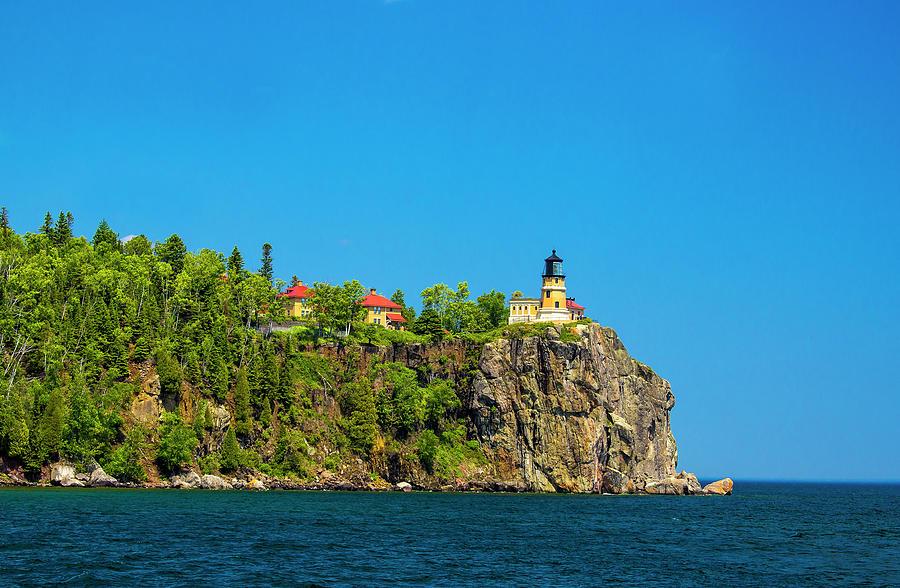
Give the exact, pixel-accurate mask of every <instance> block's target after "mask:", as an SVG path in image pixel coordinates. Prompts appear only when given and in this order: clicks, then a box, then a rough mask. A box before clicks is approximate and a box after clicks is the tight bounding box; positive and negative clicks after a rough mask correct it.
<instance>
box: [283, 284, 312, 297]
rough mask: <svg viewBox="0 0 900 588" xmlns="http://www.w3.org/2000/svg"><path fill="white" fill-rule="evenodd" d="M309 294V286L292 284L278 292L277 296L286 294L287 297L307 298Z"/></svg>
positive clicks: (310, 293)
mask: <svg viewBox="0 0 900 588" xmlns="http://www.w3.org/2000/svg"><path fill="white" fill-rule="evenodd" d="M311 295H312V292H311V291H310V289H309V286H294V287H293V288H288V289H287V290H285V291H284V292H282V293H281V294H279V296H286V297H288V298H309V297H310V296H311Z"/></svg>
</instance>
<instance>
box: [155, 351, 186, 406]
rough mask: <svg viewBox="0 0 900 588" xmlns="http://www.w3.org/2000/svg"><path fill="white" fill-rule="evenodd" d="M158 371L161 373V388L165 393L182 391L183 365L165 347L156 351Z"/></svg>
mask: <svg viewBox="0 0 900 588" xmlns="http://www.w3.org/2000/svg"><path fill="white" fill-rule="evenodd" d="M156 373H157V375H159V388H160V391H162V393H163V394H172V395H175V394H178V393H179V392H180V391H181V381H182V380H183V379H184V374H183V373H182V372H181V366H180V365H178V362H177V361H175V359H174V358H173V357H172V355H171V354H170V353H169V352H168V351H167V350H165V349H163V348H160V349H159V350H157V352H156Z"/></svg>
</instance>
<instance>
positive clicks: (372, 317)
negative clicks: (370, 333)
mask: <svg viewBox="0 0 900 588" xmlns="http://www.w3.org/2000/svg"><path fill="white" fill-rule="evenodd" d="M360 306H362V307H363V308H365V309H366V322H367V323H372V324H373V325H381V326H383V327H387V328H388V329H392V330H395V331H405V330H406V328H405V327H404V325H403V323H405V322H406V319H405V318H403V315H402V314H400V311H401V310H403V307H402V306H400V305H399V304H397V303H396V302H394V301H393V300H391V299H390V298H385V297H384V296H381V295H380V294H376V293H375V288H370V289H369V295H368V296H366V297H365V298H363V299H362V301H361V302H360Z"/></svg>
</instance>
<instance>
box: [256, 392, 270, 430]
mask: <svg viewBox="0 0 900 588" xmlns="http://www.w3.org/2000/svg"><path fill="white" fill-rule="evenodd" d="M259 424H261V425H262V426H263V428H268V427H269V425H271V424H272V403H271V402H270V401H269V399H268V398H263V399H262V409H260V411H259Z"/></svg>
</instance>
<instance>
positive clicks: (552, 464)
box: [469, 324, 678, 492]
mask: <svg viewBox="0 0 900 588" xmlns="http://www.w3.org/2000/svg"><path fill="white" fill-rule="evenodd" d="M472 387H473V394H472V396H471V400H470V403H469V410H470V414H471V418H472V421H473V424H474V427H475V430H476V432H477V436H478V440H479V441H480V442H481V444H482V447H483V448H484V449H485V451H486V453H487V454H488V455H491V456H492V460H491V461H492V464H493V467H494V472H493V474H494V475H495V476H497V477H498V478H500V479H504V480H509V481H516V482H520V483H524V484H525V485H526V486H527V487H528V488H530V489H535V490H542V491H565V492H599V491H601V490H605V491H616V492H621V491H627V489H628V484H629V480H630V481H631V482H633V483H634V484H636V485H637V487H638V488H643V487H644V486H645V485H646V484H647V483H648V482H653V481H658V480H661V479H664V478H668V477H672V476H674V475H675V471H676V470H675V468H676V466H677V464H678V452H677V450H676V447H675V438H674V437H673V436H672V431H671V428H670V420H669V411H670V410H671V409H672V407H673V406H674V405H675V397H674V396H673V395H672V391H671V388H670V386H669V383H668V382H667V381H666V380H664V379H662V378H660V377H659V376H658V375H656V374H655V373H654V372H653V370H651V369H650V368H649V367H647V366H645V365H643V364H641V363H640V362H638V361H636V360H634V359H632V358H631V357H630V356H629V355H628V353H627V352H626V351H625V347H624V346H623V345H622V342H621V341H620V340H619V338H618V336H617V335H616V333H615V332H614V331H613V330H612V329H610V328H605V327H600V326H599V325H593V324H592V325H575V326H571V327H555V326H554V327H548V328H547V330H546V331H545V334H544V336H543V337H528V338H523V339H501V340H499V341H496V342H493V343H488V344H486V345H485V346H484V349H483V352H482V354H481V359H480V361H479V365H478V373H477V375H476V376H475V378H474V379H473V382H472ZM604 480H605V482H606V483H605V484H604ZM623 486H624V487H623Z"/></svg>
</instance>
